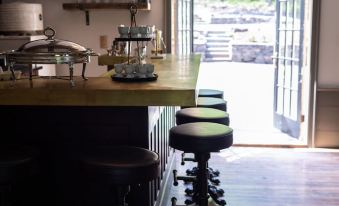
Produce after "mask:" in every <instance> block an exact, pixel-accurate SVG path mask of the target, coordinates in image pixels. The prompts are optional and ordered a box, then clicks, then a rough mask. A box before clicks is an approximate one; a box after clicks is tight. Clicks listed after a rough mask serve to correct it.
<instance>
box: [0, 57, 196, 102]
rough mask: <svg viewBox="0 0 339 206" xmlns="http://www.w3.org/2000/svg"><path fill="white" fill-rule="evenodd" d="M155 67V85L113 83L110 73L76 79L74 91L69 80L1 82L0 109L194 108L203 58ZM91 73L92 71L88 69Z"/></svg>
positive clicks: (161, 62) (170, 61) (169, 61)
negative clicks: (83, 107)
mask: <svg viewBox="0 0 339 206" xmlns="http://www.w3.org/2000/svg"><path fill="white" fill-rule="evenodd" d="M150 63H153V64H154V65H155V73H157V74H158V76H159V77H158V79H157V80H156V81H154V82H143V83H141V82H135V83H126V82H114V81H112V80H111V78H109V77H110V75H111V72H108V73H107V74H104V75H103V76H102V77H92V78H89V80H88V81H83V80H82V79H81V78H80V77H78V78H75V79H76V82H75V87H73V88H71V87H70V84H69V82H68V81H66V80H58V79H41V78H37V79H33V80H32V81H31V82H30V81H28V80H27V81H25V80H18V81H17V82H16V83H15V85H14V86H12V84H11V82H9V81H6V82H0V105H49V106H55V105H58V106H178V105H185V106H191V105H194V104H195V95H196V94H195V91H196V84H197V78H198V72H199V64H200V55H189V56H182V57H178V56H173V55H167V57H166V58H165V59H163V60H153V61H150ZM89 69H90V68H89Z"/></svg>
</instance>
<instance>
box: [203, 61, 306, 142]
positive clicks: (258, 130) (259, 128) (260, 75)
mask: <svg viewBox="0 0 339 206" xmlns="http://www.w3.org/2000/svg"><path fill="white" fill-rule="evenodd" d="M273 85H274V68H273V65H270V64H249V63H235V62H202V63H201V65H200V75H199V80H198V86H199V88H210V89H220V90H223V91H224V93H225V100H226V101H227V106H228V113H229V114H230V120H231V124H230V126H231V127H232V128H233V129H234V143H235V144H237V145H244V144H245V145H248V144H249V145H300V144H302V142H300V141H298V140H296V139H295V138H292V137H290V136H288V135H286V134H284V133H281V132H280V131H279V130H277V129H275V128H274V127H273V96H274V90H273V89H274V87H273Z"/></svg>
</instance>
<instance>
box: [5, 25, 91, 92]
mask: <svg viewBox="0 0 339 206" xmlns="http://www.w3.org/2000/svg"><path fill="white" fill-rule="evenodd" d="M44 35H45V36H46V37H47V39H39V40H35V41H31V42H28V43H26V44H24V45H22V46H21V47H20V48H19V49H17V50H15V51H10V52H6V53H4V55H5V61H6V65H7V67H9V69H10V70H11V71H12V75H13V79H15V76H14V71H13V66H14V64H68V65H69V71H70V75H69V76H70V81H71V84H72V86H74V81H73V64H77V63H82V64H83V68H82V78H83V79H84V80H87V78H86V77H85V70H86V63H88V62H90V56H97V54H96V53H94V52H93V51H92V50H91V49H87V48H85V47H83V46H80V45H79V44H76V43H74V42H71V41H66V40H59V39H54V36H55V31H54V29H52V28H50V27H47V28H46V29H44ZM30 80H32V70H30Z"/></svg>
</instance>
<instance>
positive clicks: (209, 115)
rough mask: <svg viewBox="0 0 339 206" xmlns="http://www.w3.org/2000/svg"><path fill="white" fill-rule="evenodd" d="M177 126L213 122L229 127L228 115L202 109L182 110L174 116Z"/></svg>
mask: <svg viewBox="0 0 339 206" xmlns="http://www.w3.org/2000/svg"><path fill="white" fill-rule="evenodd" d="M175 117H176V123H177V125H180V124H185V123H191V122H214V123H219V124H223V125H229V123H230V120H229V115H228V113H227V112H224V111H221V110H218V109H213V108H203V107H190V108H184V109H181V110H179V111H177V113H176V114H175Z"/></svg>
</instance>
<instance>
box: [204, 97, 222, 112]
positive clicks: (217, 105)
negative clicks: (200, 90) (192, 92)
mask: <svg viewBox="0 0 339 206" xmlns="http://www.w3.org/2000/svg"><path fill="white" fill-rule="evenodd" d="M197 107H205V108H213V109H219V110H222V111H224V112H226V111H227V102H226V101H225V100H223V99H221V98H215V97H198V101H197Z"/></svg>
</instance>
